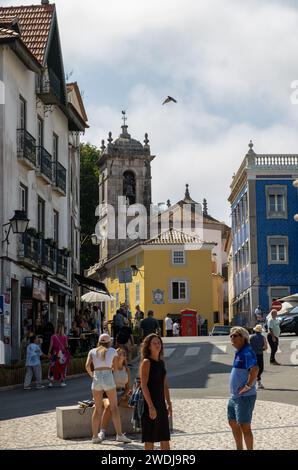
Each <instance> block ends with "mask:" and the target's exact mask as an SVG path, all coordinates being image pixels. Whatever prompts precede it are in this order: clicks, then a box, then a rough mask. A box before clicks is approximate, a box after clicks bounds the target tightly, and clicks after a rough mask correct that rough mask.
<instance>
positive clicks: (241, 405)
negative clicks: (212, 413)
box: [228, 326, 259, 450]
mask: <svg viewBox="0 0 298 470" xmlns="http://www.w3.org/2000/svg"><path fill="white" fill-rule="evenodd" d="M230 338H231V343H232V346H234V348H235V349H236V350H237V351H236V354H235V359H234V363H233V368H232V371H231V375H230V391H231V398H230V400H229V403H228V420H229V425H230V426H231V429H232V432H233V436H234V439H235V443H236V447H237V450H242V449H243V438H244V442H245V445H246V448H247V450H252V449H253V435H252V431H251V421H252V413H253V410H254V406H255V402H256V398H257V395H256V393H257V392H256V378H257V375H258V370H259V368H258V366H257V358H256V355H255V353H254V352H253V350H252V349H251V347H250V346H249V334H248V331H247V330H246V329H245V328H242V327H240V326H235V327H233V328H232V329H231V332H230Z"/></svg>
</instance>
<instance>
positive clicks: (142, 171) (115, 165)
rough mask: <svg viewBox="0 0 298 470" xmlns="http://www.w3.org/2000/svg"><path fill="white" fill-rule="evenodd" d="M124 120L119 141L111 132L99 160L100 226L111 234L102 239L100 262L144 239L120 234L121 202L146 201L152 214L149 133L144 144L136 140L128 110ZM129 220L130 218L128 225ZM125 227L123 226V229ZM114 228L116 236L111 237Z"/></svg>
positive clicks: (148, 211)
mask: <svg viewBox="0 0 298 470" xmlns="http://www.w3.org/2000/svg"><path fill="white" fill-rule="evenodd" d="M122 119H123V125H122V126H121V129H122V132H121V134H120V135H119V137H118V138H117V139H116V140H113V137H112V133H111V132H109V136H108V139H107V144H105V141H104V140H103V141H102V145H101V156H100V158H99V161H98V166H99V170H100V175H99V204H100V207H101V210H100V211H99V226H100V227H101V228H102V229H103V231H104V232H105V233H107V237H106V238H103V239H101V242H100V249H99V260H100V262H106V261H108V260H109V259H110V258H111V257H113V256H115V255H117V254H119V253H121V252H122V251H123V250H125V249H127V248H128V247H129V246H131V245H132V244H135V243H136V242H138V241H139V240H140V239H142V238H141V237H140V238H139V240H138V239H135V240H131V239H130V238H128V237H126V238H125V239H124V238H123V236H122V235H121V234H120V233H119V230H118V228H119V227H118V225H119V224H118V222H119V218H120V217H121V221H122V220H123V219H122V210H123V209H121V214H120V213H119V202H121V201H122V207H123V206H125V205H126V207H127V209H128V208H129V207H130V206H133V205H134V204H142V205H143V206H144V207H145V208H146V211H147V216H148V220H149V217H150V205H151V162H152V160H153V159H154V156H153V155H151V152H150V146H149V140H148V134H147V133H146V134H145V139H144V144H141V142H139V141H138V140H135V139H132V138H131V135H130V134H129V133H128V130H127V129H128V126H127V124H126V121H127V117H126V112H125V111H122ZM119 198H120V199H119ZM108 207H113V210H114V214H115V221H114V223H113V221H111V218H110V217H109V218H108ZM129 220H130V219H129V217H127V219H126V222H125V224H126V226H127V224H128V223H129ZM111 225H113V226H114V227H112V226H111ZM120 225H121V224H120ZM122 225H123V224H122ZM122 230H123V226H122V227H121V230H120V232H121V231H122ZM113 231H114V236H115V238H114V239H111V234H112V233H113ZM119 236H120V237H121V238H120V237H119ZM148 236H149V235H148ZM146 238H147V237H146ZM146 238H145V239H146ZM143 239H144V238H143Z"/></svg>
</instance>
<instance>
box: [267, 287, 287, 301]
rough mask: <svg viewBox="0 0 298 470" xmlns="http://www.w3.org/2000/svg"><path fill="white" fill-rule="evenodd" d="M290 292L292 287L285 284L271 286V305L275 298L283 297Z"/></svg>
mask: <svg viewBox="0 0 298 470" xmlns="http://www.w3.org/2000/svg"><path fill="white" fill-rule="evenodd" d="M289 294H290V288H289V287H284V286H280V287H279V286H278V287H269V306H271V304H272V302H273V300H276V299H281V298H282V297H286V296H287V295H289Z"/></svg>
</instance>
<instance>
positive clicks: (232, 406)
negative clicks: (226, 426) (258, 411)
mask: <svg viewBox="0 0 298 470" xmlns="http://www.w3.org/2000/svg"><path fill="white" fill-rule="evenodd" d="M256 398H257V397H256V395H249V396H248V397H239V398H230V400H229V403H228V420H229V421H237V423H238V424H248V423H251V420H252V413H253V410H254V407H255V403H256Z"/></svg>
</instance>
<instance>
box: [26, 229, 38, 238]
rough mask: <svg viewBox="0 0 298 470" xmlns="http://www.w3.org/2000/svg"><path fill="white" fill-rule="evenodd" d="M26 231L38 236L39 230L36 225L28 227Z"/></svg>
mask: <svg viewBox="0 0 298 470" xmlns="http://www.w3.org/2000/svg"><path fill="white" fill-rule="evenodd" d="M26 233H28V235H30V236H31V237H37V230H36V229H35V228H34V227H29V228H27V230H26Z"/></svg>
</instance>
